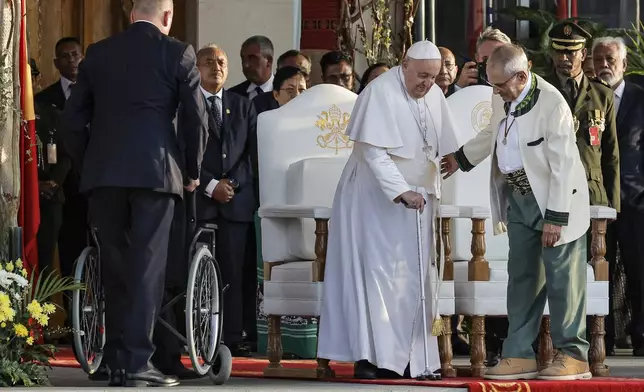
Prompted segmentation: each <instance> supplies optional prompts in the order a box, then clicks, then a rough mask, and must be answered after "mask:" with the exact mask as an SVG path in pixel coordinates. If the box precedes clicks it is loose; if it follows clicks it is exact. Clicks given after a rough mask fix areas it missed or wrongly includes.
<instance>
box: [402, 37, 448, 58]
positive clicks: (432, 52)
mask: <svg viewBox="0 0 644 392" xmlns="http://www.w3.org/2000/svg"><path fill="white" fill-rule="evenodd" d="M407 57H409V58H411V59H414V60H441V52H440V51H439V50H438V47H437V46H436V45H434V43H433V42H432V41H429V40H425V41H418V42H415V43H414V44H413V45H412V46H410V47H409V50H407Z"/></svg>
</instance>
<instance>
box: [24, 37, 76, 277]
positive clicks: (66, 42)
mask: <svg viewBox="0 0 644 392" xmlns="http://www.w3.org/2000/svg"><path fill="white" fill-rule="evenodd" d="M55 53H56V58H54V65H55V67H56V69H57V70H58V72H59V73H60V79H59V80H58V81H56V82H55V83H53V84H51V85H50V86H48V87H47V88H45V89H44V90H42V91H41V92H39V93H38V94H36V96H35V98H34V100H35V104H36V108H37V110H38V114H39V117H40V118H39V119H38V120H37V121H36V130H37V132H38V135H39V137H40V139H41V143H42V146H43V149H42V151H43V158H44V159H43V160H42V163H43V166H48V165H47V164H48V162H47V161H48V159H47V158H48V157H47V154H46V150H45V146H46V145H47V144H56V143H50V142H51V140H54V141H56V140H57V139H58V135H57V133H58V131H59V121H60V116H61V114H62V113H63V110H64V109H65V103H66V101H67V99H68V98H69V96H70V94H71V90H72V86H73V85H74V84H75V83H76V77H77V76H78V64H79V63H80V62H81V61H82V60H83V49H82V47H81V44H80V41H79V40H78V38H75V37H64V38H61V39H60V40H58V42H57V43H56V47H55ZM50 139H51V140H50ZM56 150H57V154H56V155H57V157H56V158H57V161H58V162H57V163H56V164H55V165H53V166H52V167H53V168H54V170H53V172H52V176H53V177H52V179H51V181H49V185H47V184H45V189H44V194H45V195H47V194H48V193H50V192H48V189H47V188H48V186H51V187H54V188H55V189H56V190H55V192H54V194H55V195H54V197H52V198H51V199H48V200H47V201H46V202H44V203H43V202H42V196H41V226H40V230H39V235H40V231H42V230H43V229H45V228H47V227H48V226H49V224H45V225H44V227H43V223H42V222H50V219H52V221H51V222H55V225H54V226H51V228H50V229H47V230H46V231H47V232H48V231H49V230H52V233H54V231H53V230H54V227H56V228H57V229H56V230H55V233H54V241H53V243H52V244H53V247H54V248H55V245H56V242H58V252H59V256H60V269H61V271H60V272H61V274H62V275H63V276H70V275H71V274H72V273H73V271H72V268H73V265H74V261H75V260H76V258H77V257H78V255H80V254H81V252H82V251H83V248H84V247H85V245H87V199H86V197H85V195H82V194H80V193H79V192H78V182H79V175H78V172H76V171H73V170H69V169H70V167H69V166H71V161H70V159H69V157H68V156H67V155H66V154H64V153H63V151H59V150H60V143H58V144H56ZM50 158H51V157H50ZM64 167H66V170H61V169H62V168H64ZM45 170H46V169H45ZM41 187H42V186H41ZM57 202H59V203H60V204H57V205H55V208H51V207H52V204H54V203H57ZM63 202H64V204H63ZM43 218H44V219H43ZM59 233H60V234H59ZM47 242H49V241H47ZM38 245H39V246H40V245H41V241H40V240H39V244H38ZM43 246H44V244H43ZM53 251H54V250H53V248H52V250H51V251H48V252H47V254H46V255H45V257H46V259H44V260H43V253H42V252H40V251H39V252H38V253H39V255H40V258H39V260H41V261H43V262H42V263H41V267H43V266H49V267H50V269H51V265H50V264H51V263H50V262H49V261H48V260H49V259H50V258H51V257H53ZM50 254H51V255H52V256H51V257H50Z"/></svg>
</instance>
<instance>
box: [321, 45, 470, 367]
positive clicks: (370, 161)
mask: <svg viewBox="0 0 644 392" xmlns="http://www.w3.org/2000/svg"><path fill="white" fill-rule="evenodd" d="M440 68H441V55H440V52H439V50H438V48H437V47H436V46H435V45H434V44H433V43H431V42H429V41H422V42H417V43H415V44H413V45H412V46H411V47H410V48H409V51H408V53H407V56H406V57H405V59H404V60H403V63H402V66H397V67H394V68H392V69H391V70H389V71H388V72H386V73H384V74H382V75H381V76H379V77H378V78H376V79H375V80H374V81H372V82H371V83H369V85H368V86H367V88H366V89H365V90H364V91H363V92H362V93H361V94H360V96H359V97H358V99H357V101H356V104H355V106H354V109H353V112H352V114H351V120H350V123H349V127H348V130H347V135H348V136H349V137H350V138H351V140H353V141H354V142H355V145H354V148H353V152H352V154H351V157H350V158H349V161H348V162H347V165H346V167H345V168H344V172H343V173H342V177H341V178H340V181H339V184H338V188H337V190H336V194H335V200H334V202H333V214H332V217H331V220H330V223H329V243H328V249H327V264H326V270H325V279H324V296H323V304H322V313H321V316H320V331H319V341H318V357H320V358H326V359H330V360H337V361H355V362H356V366H355V377H356V378H368V379H373V378H390V377H400V376H402V375H403V374H404V373H406V372H405V370H406V368H407V367H408V366H409V368H408V369H409V372H410V374H409V375H408V376H412V377H416V376H418V375H421V374H422V373H423V372H424V370H425V359H424V349H423V333H426V334H427V335H428V337H429V354H430V355H429V359H430V363H429V367H430V370H431V371H436V370H437V369H439V368H440V360H439V355H438V343H437V340H436V337H432V336H431V324H429V325H428V330H427V331H423V330H422V325H423V323H422V313H421V312H422V311H425V312H427V315H428V316H427V319H428V320H433V319H434V316H435V315H436V314H437V312H438V309H437V306H436V303H437V301H436V298H435V296H434V295H431V294H430V293H432V292H433V291H435V288H434V290H431V287H430V286H431V285H430V284H429V282H430V275H429V271H431V269H430V268H429V266H430V265H431V261H432V260H434V259H435V257H434V256H433V255H435V247H434V240H433V233H434V230H433V228H432V226H433V222H434V219H435V217H436V211H437V209H438V204H439V202H438V199H439V198H440V180H441V179H440V159H441V157H442V156H444V155H446V154H449V153H451V152H454V151H456V149H457V148H458V143H457V140H456V137H455V135H454V129H453V121H452V117H451V114H450V111H449V108H448V106H447V102H446V101H445V97H444V96H443V93H442V91H441V89H440V88H439V87H438V86H437V85H435V84H434V80H435V78H436V75H438V73H439V71H440ZM425 201H426V204H425ZM416 209H418V210H420V211H421V213H422V214H421V231H422V237H421V238H422V245H423V253H424V255H423V257H424V261H423V265H424V267H425V271H423V273H424V274H425V276H426V278H425V282H426V283H425V287H426V288H425V292H426V293H427V297H428V298H432V299H434V300H433V301H428V302H427V303H426V309H421V301H420V271H419V255H418V234H417V225H416ZM430 255H432V256H431V257H430Z"/></svg>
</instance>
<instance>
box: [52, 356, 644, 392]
mask: <svg viewBox="0 0 644 392" xmlns="http://www.w3.org/2000/svg"><path fill="white" fill-rule="evenodd" d="M183 362H184V364H185V365H186V366H188V367H190V359H188V358H187V357H186V358H184V359H183ZM51 364H52V366H54V367H73V368H78V367H80V366H79V364H78V362H76V359H75V358H74V354H73V353H72V350H71V349H70V348H60V351H59V352H58V353H57V354H56V359H55V360H52V361H51ZM267 364H268V361H267V360H266V359H254V358H235V359H234V362H233V374H232V376H233V377H251V378H262V371H263V370H264V368H265V367H266V365H267ZM282 365H283V366H284V367H291V368H314V367H316V366H317V365H316V363H315V361H312V360H299V361H298V360H296V361H291V360H289V361H282ZM331 367H332V368H333V369H334V370H335V373H336V376H337V377H336V378H335V379H329V380H325V381H327V382H341V383H358V384H374V385H398V386H401V385H410V386H427V387H443V388H450V387H451V388H468V390H469V391H470V392H636V391H637V392H644V379H631V378H593V379H592V380H588V381H565V382H561V381H558V382H553V381H539V380H535V381H529V382H526V381H517V382H490V381H484V380H482V379H476V378H449V379H444V380H442V381H416V380H375V381H370V380H355V379H353V378H352V376H353V364H350V363H341V362H332V363H331ZM321 382H324V381H321Z"/></svg>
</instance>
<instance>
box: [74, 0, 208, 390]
mask: <svg viewBox="0 0 644 392" xmlns="http://www.w3.org/2000/svg"><path fill="white" fill-rule="evenodd" d="M173 8H174V7H173V3H172V0H137V1H136V2H135V3H134V6H133V9H132V13H131V15H130V20H131V22H132V25H131V26H130V27H129V28H128V29H127V30H125V31H124V32H122V33H120V34H117V35H115V36H112V37H110V38H107V39H105V40H102V41H100V42H98V43H95V44H93V45H91V46H89V47H88V48H87V53H86V58H85V60H84V61H83V62H82V63H81V64H80V67H79V72H78V78H77V81H76V85H75V86H74V90H73V93H72V95H71V97H70V99H69V101H68V102H67V105H66V106H65V112H64V115H63V116H64V122H65V127H64V129H65V141H66V145H67V147H68V148H67V150H68V151H70V152H71V156H72V160H73V162H74V164H76V165H78V166H79V167H81V183H80V190H81V191H82V192H88V193H89V211H90V221H91V224H92V225H93V226H95V227H96V228H97V231H98V238H99V241H100V245H101V258H102V267H103V283H104V287H105V297H106V323H107V325H106V330H107V344H106V347H105V361H106V362H107V364H108V366H109V367H110V369H113V370H116V369H122V372H118V371H113V375H112V378H111V380H110V382H111V384H112V385H117V384H119V383H123V384H125V385H126V386H173V385H177V384H178V380H177V379H176V378H175V377H170V376H165V375H163V374H162V373H161V372H159V371H158V370H157V369H155V368H154V367H153V366H152V365H150V358H151V357H152V355H153V353H154V350H155V347H154V344H153V343H152V335H153V332H154V325H155V322H156V318H157V316H158V312H159V308H160V305H161V298H162V295H163V289H164V279H165V269H166V258H167V252H168V237H169V235H170V225H171V222H172V217H173V212H174V203H175V198H177V197H181V196H182V195H183V190H184V184H187V185H185V189H186V190H187V191H189V192H191V191H193V190H195V189H196V187H197V186H198V185H199V175H200V166H201V160H202V158H203V150H204V146H205V143H206V139H207V130H206V127H205V121H206V118H205V116H206V112H205V105H204V102H203V97H202V96H201V93H200V91H199V71H198V70H197V67H196V56H195V53H194V50H193V48H192V47H191V46H190V45H187V44H184V43H182V42H180V41H177V40H175V39H172V38H169V37H168V36H167V34H168V33H169V31H170V26H171V24H172V16H173ZM179 103H181V106H180V107H181V110H182V112H183V116H182V118H183V122H182V124H179V125H178V127H177V128H176V129H175V126H174V124H173V120H174V118H175V116H176V114H177V109H178V107H179ZM87 124H89V132H87V131H86V125H87ZM177 129H178V130H177ZM184 174H185V177H184ZM184 178H185V182H184ZM120 373H122V374H124V376H123V377H121V375H120Z"/></svg>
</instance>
